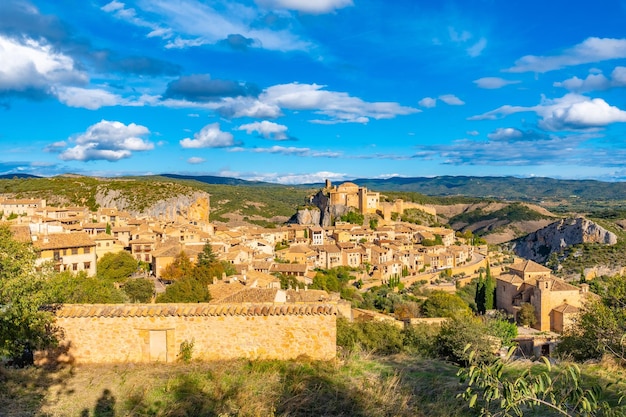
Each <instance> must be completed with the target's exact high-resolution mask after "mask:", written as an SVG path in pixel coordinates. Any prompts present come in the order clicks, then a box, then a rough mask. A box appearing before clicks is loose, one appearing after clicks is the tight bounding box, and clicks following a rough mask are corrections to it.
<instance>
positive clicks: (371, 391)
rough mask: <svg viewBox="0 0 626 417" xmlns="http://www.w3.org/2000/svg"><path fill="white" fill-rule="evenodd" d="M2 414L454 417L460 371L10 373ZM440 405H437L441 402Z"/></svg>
mask: <svg viewBox="0 0 626 417" xmlns="http://www.w3.org/2000/svg"><path fill="white" fill-rule="evenodd" d="M0 377H1V378H2V381H0V382H2V384H1V385H2V387H1V388H0V416H11V417H22V416H33V415H38V416H49V417H56V416H97V417H105V416H118V417H120V416H292V417H293V416H372V417H379V416H380V417H383V416H406V417H409V416H438V415H440V416H444V415H446V416H450V415H463V413H466V411H463V410H464V408H463V407H464V404H461V403H459V402H458V401H456V400H451V399H454V396H455V395H456V393H457V392H458V390H459V389H460V385H459V383H458V381H457V380H456V377H455V368H453V367H452V366H449V365H446V364H442V363H440V362H437V361H432V360H424V359H419V358H414V357H405V356H396V357H388V358H386V359H380V358H375V357H368V356H367V355H362V354H359V355H354V356H351V357H349V358H344V359H337V360H335V361H330V362H313V361H289V362H288V361H245V360H241V361H231V362H219V363H197V362H192V363H190V364H179V363H177V364H171V365H170V364H161V365H131V364H127V365H110V366H79V367H71V368H70V367H68V368H62V369H57V370H54V371H48V370H43V369H35V368H31V369H25V370H12V369H11V370H3V371H2V373H1V374H0ZM434 403H437V404H434Z"/></svg>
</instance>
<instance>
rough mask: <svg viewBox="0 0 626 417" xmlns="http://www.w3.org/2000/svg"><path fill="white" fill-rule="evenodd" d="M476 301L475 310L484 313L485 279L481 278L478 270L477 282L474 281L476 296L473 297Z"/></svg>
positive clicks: (481, 275)
mask: <svg viewBox="0 0 626 417" xmlns="http://www.w3.org/2000/svg"><path fill="white" fill-rule="evenodd" d="M474 301H475V302H476V311H477V312H478V313H479V314H485V311H486V309H485V279H484V278H483V273H482V272H480V273H479V274H478V282H477V283H476V297H475V298H474Z"/></svg>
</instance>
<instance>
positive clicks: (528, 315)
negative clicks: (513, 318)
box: [517, 303, 537, 326]
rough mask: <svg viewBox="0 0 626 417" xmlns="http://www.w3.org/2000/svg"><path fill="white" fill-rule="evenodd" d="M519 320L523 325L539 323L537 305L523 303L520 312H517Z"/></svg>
mask: <svg viewBox="0 0 626 417" xmlns="http://www.w3.org/2000/svg"><path fill="white" fill-rule="evenodd" d="M517 321H518V323H519V324H521V325H522V326H533V325H534V324H535V323H537V315H536V314H535V307H534V306H533V305H532V304H530V303H523V304H522V307H521V308H520V311H519V313H517Z"/></svg>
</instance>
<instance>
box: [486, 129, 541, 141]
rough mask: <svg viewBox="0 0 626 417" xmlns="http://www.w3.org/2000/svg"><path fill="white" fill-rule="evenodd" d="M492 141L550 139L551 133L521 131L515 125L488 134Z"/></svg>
mask: <svg viewBox="0 0 626 417" xmlns="http://www.w3.org/2000/svg"><path fill="white" fill-rule="evenodd" d="M487 138H489V140H491V141H500V142H502V141H506V142H529V141H537V140H549V139H550V137H549V135H546V134H544V133H540V132H537V131H534V130H527V131H521V130H519V129H516V128H513V127H504V128H498V129H496V130H494V131H493V132H491V133H489V134H487Z"/></svg>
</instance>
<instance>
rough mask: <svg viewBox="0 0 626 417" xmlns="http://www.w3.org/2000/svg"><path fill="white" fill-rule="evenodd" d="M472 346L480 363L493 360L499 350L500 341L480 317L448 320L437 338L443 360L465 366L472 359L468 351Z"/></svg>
mask: <svg viewBox="0 0 626 417" xmlns="http://www.w3.org/2000/svg"><path fill="white" fill-rule="evenodd" d="M467 345H471V346H472V349H473V350H474V351H475V352H476V353H475V354H474V355H476V357H477V359H479V360H480V361H487V360H491V359H492V358H493V357H494V351H495V350H496V349H497V348H499V340H498V338H497V337H494V336H493V335H491V334H490V333H489V329H488V327H487V326H486V325H485V323H484V322H483V321H482V320H481V319H480V318H478V317H474V316H472V315H470V314H461V315H457V316H455V317H453V318H451V319H449V320H446V321H445V322H444V323H443V324H442V325H441V330H440V331H439V334H438V335H437V337H436V342H435V346H437V352H438V354H439V356H441V357H442V358H444V359H446V360H449V361H452V362H456V363H461V364H465V363H467V362H468V361H469V360H470V359H471V358H470V356H469V353H470V352H468V351H467V350H466V347H467Z"/></svg>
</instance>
